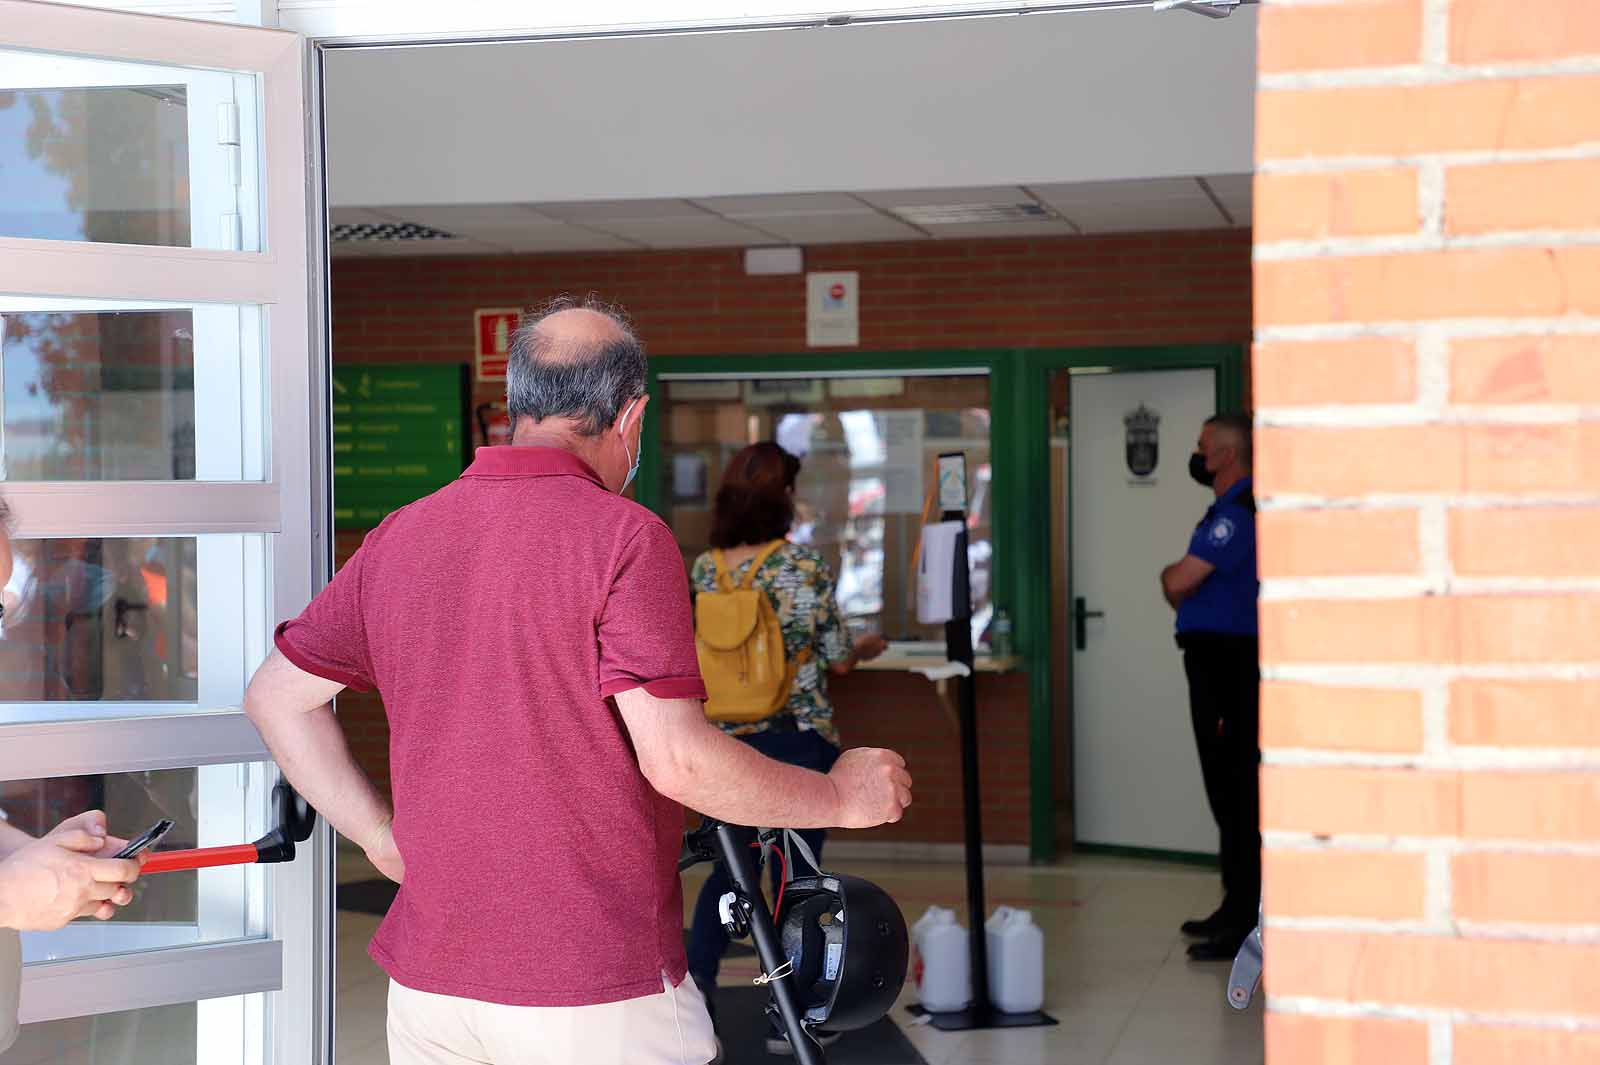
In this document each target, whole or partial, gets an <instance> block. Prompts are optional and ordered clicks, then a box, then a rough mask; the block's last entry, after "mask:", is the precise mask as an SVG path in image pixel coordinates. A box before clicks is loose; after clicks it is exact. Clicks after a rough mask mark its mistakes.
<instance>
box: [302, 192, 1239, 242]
mask: <svg viewBox="0 0 1600 1065" xmlns="http://www.w3.org/2000/svg"><path fill="white" fill-rule="evenodd" d="M930 205H931V206H945V207H953V206H957V205H973V206H1007V207H1010V206H1016V205H1038V206H1040V207H1043V208H1044V209H1045V210H1044V214H1043V216H1042V217H1037V218H1028V219H1026V220H1021V221H985V222H965V223H961V222H958V223H954V224H949V223H945V224H937V225H927V224H924V225H916V224H913V223H911V222H908V221H905V220H903V219H901V218H900V217H898V216H897V215H896V214H895V211H896V209H897V208H903V207H918V206H922V207H926V206H930ZM332 220H333V223H334V225H336V226H337V225H340V224H346V223H349V224H362V223H366V224H383V223H407V222H409V223H413V224H416V225H422V226H427V227H429V228H431V229H436V230H440V231H442V232H445V233H448V234H450V235H451V236H450V238H449V239H432V240H369V241H340V242H335V244H334V245H333V251H334V254H336V255H340V256H383V255H404V256H412V255H494V254H513V253H515V254H549V253H558V252H576V251H620V250H627V249H660V248H703V247H728V246H752V245H764V244H799V245H815V244H839V243H867V242H873V241H897V240H939V239H953V238H971V237H1014V236H1074V235H1079V234H1092V233H1119V232H1135V231H1138V232H1145V231H1150V230H1163V229H1221V228H1229V227H1247V226H1249V224H1250V175H1248V174H1225V175H1218V176H1209V177H1204V178H1199V177H1189V178H1155V179H1147V180H1142V181H1137V180H1136V181H1093V182H1079V183H1075V184H1049V185H1033V186H1020V185H1015V186H990V187H983V188H965V189H915V190H900V191H886V192H863V193H842V192H825V193H783V194H778V195H772V196H718V197H710V198H707V199H696V200H690V199H653V200H593V201H589V202H583V203H556V204H471V205H460V204H457V205H448V206H432V207H423V206H417V207H407V206H399V207H382V208H352V207H335V208H334V209H333V213H332Z"/></svg>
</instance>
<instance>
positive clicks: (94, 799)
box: [0, 765, 263, 1065]
mask: <svg viewBox="0 0 1600 1065" xmlns="http://www.w3.org/2000/svg"><path fill="white" fill-rule="evenodd" d="M262 775H263V771H259V770H258V771H257V772H256V773H255V774H251V773H249V772H247V771H245V770H243V769H242V768H241V767H239V766H235V765H222V766H208V767H205V768H201V769H164V770H152V771H145V772H136V773H109V774H104V775H95V776H76V777H55V778H50V779H40V780H8V781H5V782H3V783H0V810H4V811H5V814H6V819H7V821H8V822H9V823H10V824H11V825H13V826H14V827H16V828H19V829H21V830H22V831H24V832H27V833H28V834H30V835H33V836H40V835H43V834H45V833H46V832H49V831H50V830H51V829H53V828H55V827H56V826H57V825H59V824H60V823H61V822H62V821H65V820H66V819H67V818H69V817H74V816H76V815H77V814H80V813H82V812H83V811H85V810H104V811H105V814H106V821H107V824H108V826H109V828H110V830H111V832H112V834H113V835H117V836H121V837H123V838H126V839H131V838H133V837H134V836H137V835H138V834H139V833H141V832H143V831H144V830H145V829H147V828H149V827H150V826H151V825H153V824H155V822H156V821H158V820H161V819H162V818H168V819H170V820H172V821H173V822H174V824H173V827H172V831H170V832H169V833H167V835H166V837H165V838H164V839H163V840H162V841H161V842H160V843H159V844H157V849H159V850H183V849H188V848H192V847H197V846H215V845H218V844H223V843H244V842H248V841H249V840H248V839H247V838H246V836H247V835H248V833H247V831H246V828H245V824H246V813H247V811H246V802H247V800H248V798H249V797H250V795H251V794H253V793H252V792H251V791H249V790H248V784H247V781H248V780H249V779H254V778H255V777H260V776H262ZM256 834H257V835H259V833H256ZM250 838H254V837H253V836H251V837H250ZM260 883H261V880H260V873H259V870H256V869H253V868H252V869H249V870H248V871H246V870H242V869H240V868H231V869H230V868H218V869H204V870H198V871H196V870H186V871H180V872H174V873H160V874H156V875H152V876H148V877H143V878H141V879H140V880H139V881H138V882H136V883H135V884H134V885H133V892H134V900H133V902H132V903H131V904H130V905H128V906H126V907H124V908H122V909H121V910H119V911H117V915H116V917H114V918H112V919H111V920H110V921H97V920H95V919H93V918H84V919H82V920H78V921H74V922H73V923H72V924H70V925H68V926H67V927H66V928H63V929H61V930H60V931H57V932H24V933H23V935H22V954H23V959H24V960H25V961H27V962H37V961H51V960H56V959H60V958H77V957H90V956H95V955H100V954H120V953H127V952H129V951H137V950H155V949H159V948H164V947H176V946H187V945H193V944H195V943H201V942H216V941H220V940H228V939H238V938H241V937H242V936H244V935H246V934H247V932H248V931H252V930H249V929H247V927H246V920H247V911H248V908H249V907H248V900H247V898H246V894H247V893H248V892H250V891H252V890H256V891H258V890H259V884H260ZM203 900H209V902H206V901H203ZM7 1065H10V1062H9V1059H7Z"/></svg>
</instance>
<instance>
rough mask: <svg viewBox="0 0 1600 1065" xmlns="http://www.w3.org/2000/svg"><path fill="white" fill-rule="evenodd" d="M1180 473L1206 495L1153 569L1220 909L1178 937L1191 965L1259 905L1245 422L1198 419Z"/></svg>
mask: <svg viewBox="0 0 1600 1065" xmlns="http://www.w3.org/2000/svg"><path fill="white" fill-rule="evenodd" d="M1189 474H1190V476H1192V477H1193V478H1194V479H1195V480H1196V481H1198V482H1200V483H1201V484H1203V485H1206V486H1207V487H1209V488H1210V489H1211V490H1212V491H1213V492H1215V493H1216V497H1217V498H1216V502H1214V503H1212V504H1211V507H1210V509H1208V510H1207V511H1206V514H1205V517H1204V518H1201V519H1200V524H1199V525H1197V526H1195V530H1194V535H1193V536H1191V537H1190V538H1189V551H1188V554H1186V555H1184V556H1183V558H1181V559H1179V560H1178V561H1177V562H1174V563H1173V564H1172V565H1170V566H1168V567H1167V568H1166V569H1164V570H1162V571H1161V590H1162V592H1163V594H1165V596H1166V599H1167V602H1168V603H1170V604H1171V605H1172V607H1173V608H1174V609H1175V610H1177V612H1178V646H1179V647H1180V648H1182V649H1183V671H1184V673H1185V674H1186V675H1187V676H1188V678H1189V712H1190V716H1191V718H1192V719H1193V722H1194V741H1195V745H1196V747H1198V748H1199V752H1200V773H1201V776H1202V777H1203V778H1204V780H1205V787H1206V798H1207V799H1208V800H1209V801H1210V804H1211V814H1212V816H1213V817H1215V818H1216V821H1217V831H1218V835H1219V837H1220V851H1221V854H1220V858H1221V863H1222V895H1223V897H1222V905H1221V906H1219V907H1217V910H1216V912H1215V913H1213V914H1211V916H1209V917H1205V918H1202V919H1197V920H1191V921H1185V922H1184V923H1183V932H1184V934H1185V935H1188V936H1192V937H1194V938H1196V939H1198V940H1199V942H1197V943H1194V944H1192V945H1191V946H1190V947H1189V957H1191V958H1193V959H1195V960H1196V961H1221V960H1230V961H1231V960H1232V959H1233V956H1234V954H1236V953H1237V952H1238V950H1239V945H1240V944H1241V943H1243V942H1244V938H1245V936H1246V935H1248V934H1249V932H1250V930H1251V929H1252V928H1254V927H1255V924H1256V916H1257V912H1258V907H1259V904H1260V897H1261V828H1260V824H1261V791H1260V782H1259V777H1258V767H1259V765H1260V762H1261V741H1260V735H1259V727H1260V687H1261V669H1260V657H1259V644H1258V637H1257V627H1256V600H1257V598H1258V596H1259V595H1260V591H1261V584H1260V581H1259V580H1257V577H1256V522H1255V510H1256V507H1255V497H1254V495H1253V494H1252V490H1251V480H1250V420H1249V419H1248V418H1247V417H1244V416H1243V415H1238V414H1219V415H1217V416H1216V417H1214V418H1211V419H1209V420H1207V422H1206V423H1205V426H1204V428H1203V429H1202V430H1201V432H1200V443H1199V446H1198V448H1197V450H1196V451H1195V453H1194V454H1193V455H1191V456H1190V457H1189Z"/></svg>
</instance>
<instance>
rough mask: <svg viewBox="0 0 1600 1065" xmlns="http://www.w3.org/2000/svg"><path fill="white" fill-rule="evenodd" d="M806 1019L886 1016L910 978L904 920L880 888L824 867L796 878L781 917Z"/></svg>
mask: <svg viewBox="0 0 1600 1065" xmlns="http://www.w3.org/2000/svg"><path fill="white" fill-rule="evenodd" d="M776 923H777V926H778V937H779V939H780V941H781V942H782V944H783V951H784V953H785V954H786V955H787V956H788V958H789V963H790V964H791V965H792V966H794V975H795V980H794V987H795V994H796V997H797V999H798V1004H799V1006H800V1010H801V1013H802V1015H803V1016H804V1018H805V1021H806V1024H807V1025H809V1026H811V1027H814V1028H818V1029H821V1030H822V1031H826V1032H847V1031H851V1030H852V1029H856V1028H865V1027H866V1026H867V1025H869V1024H872V1023H873V1022H874V1021H876V1020H878V1019H879V1018H880V1017H883V1016H886V1015H887V1014H888V1012H889V1010H890V1009H891V1008H892V1007H893V1006H894V1003H895V999H897V998H899V997H900V988H901V987H902V986H904V984H905V982H906V964H907V961H908V960H909V956H910V949H911V948H910V939H909V937H908V936H907V935H906V919H905V917H904V916H903V915H902V914H901V913H900V907H898V906H896V905H895V903H894V900H893V899H891V898H890V897H889V896H888V895H887V894H886V893H885V892H884V890H883V889H882V888H880V887H878V886H877V885H876V884H873V883H871V882H870V881H866V880H862V879H860V878H859V877H854V876H841V875H837V874H832V873H825V874H823V875H822V876H809V877H801V878H798V879H795V880H791V881H790V882H789V883H788V884H787V885H786V886H785V888H784V892H783V909H782V910H781V911H779V913H778V916H777V922H776Z"/></svg>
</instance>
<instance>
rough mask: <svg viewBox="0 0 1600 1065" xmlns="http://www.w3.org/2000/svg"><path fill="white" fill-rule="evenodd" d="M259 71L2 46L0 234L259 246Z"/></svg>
mask: <svg viewBox="0 0 1600 1065" xmlns="http://www.w3.org/2000/svg"><path fill="white" fill-rule="evenodd" d="M256 95H257V94H256V78H255V77H254V76H252V75H246V74H235V73H229V72H219V71H207V70H194V69H190V68H183V67H166V66H159V65H154V64H145V63H121V62H110V61H106V60H89V59H82V58H75V57H65V56H53V55H41V54H38V53H28V52H19V51H9V50H0V236H6V237H27V238H32V239H36V240H71V241H91V242H94V243H100V244H142V245H150V246H155V247H184V248H189V247H193V248H215V249H229V250H244V251H257V250H260V247H261V225H260V214H259V211H258V210H256V209H255V203H256V201H257V199H258V195H257V190H256V187H255V186H256V184H257V179H256V177H255V174H254V171H255V170H256V169H257V168H258V166H259V143H260V138H259V136H258V135H257V131H256V123H255V122H254V118H255V115H256Z"/></svg>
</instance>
